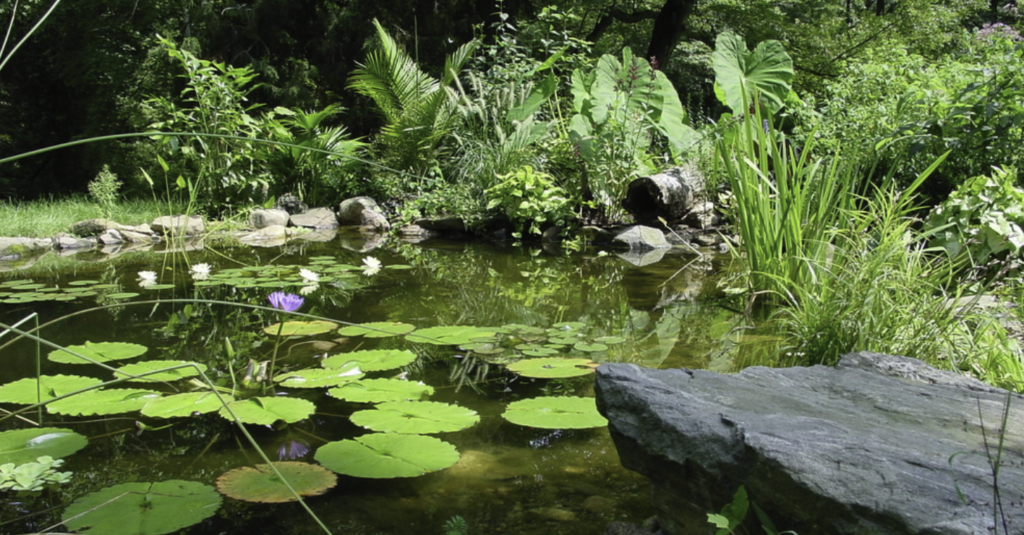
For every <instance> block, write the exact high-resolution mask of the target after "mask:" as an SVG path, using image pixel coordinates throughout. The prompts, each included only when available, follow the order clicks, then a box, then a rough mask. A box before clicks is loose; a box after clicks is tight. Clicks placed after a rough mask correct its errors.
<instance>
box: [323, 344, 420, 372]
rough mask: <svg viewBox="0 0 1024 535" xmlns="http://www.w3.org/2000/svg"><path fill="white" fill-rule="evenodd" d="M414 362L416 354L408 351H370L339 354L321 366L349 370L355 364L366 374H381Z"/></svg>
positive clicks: (325, 360) (329, 358)
mask: <svg viewBox="0 0 1024 535" xmlns="http://www.w3.org/2000/svg"><path fill="white" fill-rule="evenodd" d="M414 360H416V353H413V352H412V351H409V350H407V349H369V350H365V351H352V352H349V353H339V354H337V355H334V356H332V357H328V358H326V359H324V360H322V361H320V365H321V366H323V367H324V368H329V369H339V368H348V367H349V366H352V365H353V364H352V363H355V365H356V366H359V369H360V370H362V371H364V372H379V371H382V370H393V369H395V368H401V367H402V366H406V365H409V364H412V362H413V361H414Z"/></svg>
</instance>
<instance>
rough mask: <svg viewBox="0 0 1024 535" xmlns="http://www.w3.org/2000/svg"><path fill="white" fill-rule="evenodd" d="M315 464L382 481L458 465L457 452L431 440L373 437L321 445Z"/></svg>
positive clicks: (386, 434)
mask: <svg viewBox="0 0 1024 535" xmlns="http://www.w3.org/2000/svg"><path fill="white" fill-rule="evenodd" d="M316 460H317V461H318V462H319V463H320V464H322V465H324V466H326V467H327V468H330V469H331V470H334V471H335V472H338V473H339V474H345V475H349V476H355V477H367V478H375V479H384V478H392V477H418V476H421V475H423V474H426V473H428V472H435V471H437V470H441V469H444V468H448V467H449V466H451V465H453V464H455V463H456V462H458V461H459V452H458V450H456V449H455V446H453V445H451V444H449V443H447V442H445V441H443V440H440V439H437V438H434V437H425V436H422V435H399V434H395V433H372V434H369V435H363V436H361V437H357V438H356V439H355V440H342V441H338V442H329V443H327V444H324V445H323V446H321V447H320V449H318V450H316Z"/></svg>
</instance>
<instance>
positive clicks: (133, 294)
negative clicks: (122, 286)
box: [107, 292, 139, 299]
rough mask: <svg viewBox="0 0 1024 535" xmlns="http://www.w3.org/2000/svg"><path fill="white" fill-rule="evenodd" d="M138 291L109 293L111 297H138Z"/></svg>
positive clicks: (108, 295)
mask: <svg viewBox="0 0 1024 535" xmlns="http://www.w3.org/2000/svg"><path fill="white" fill-rule="evenodd" d="M138 296H139V294H138V292H118V293H113V294H107V297H109V298H110V299H131V298H132V297H138Z"/></svg>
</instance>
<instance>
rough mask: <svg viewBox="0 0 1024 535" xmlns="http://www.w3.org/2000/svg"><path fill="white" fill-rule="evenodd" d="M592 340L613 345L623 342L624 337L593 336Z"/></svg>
mask: <svg viewBox="0 0 1024 535" xmlns="http://www.w3.org/2000/svg"><path fill="white" fill-rule="evenodd" d="M594 341H595V342H598V343H601V344H607V345H615V344H621V343H623V342H625V341H626V339H625V338H623V337H621V336H601V337H598V338H594Z"/></svg>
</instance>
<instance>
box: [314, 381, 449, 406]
mask: <svg viewBox="0 0 1024 535" xmlns="http://www.w3.org/2000/svg"><path fill="white" fill-rule="evenodd" d="M327 393H328V394H330V395H331V396H334V397H336V398H338V399H344V400H345V401H352V402H355V403H382V402H385V401H405V400H411V401H416V400H419V399H422V398H423V397H424V396H429V395H431V394H433V393H434V388H433V387H431V386H428V385H425V384H423V383H418V382H413V381H403V380H401V379H362V380H359V381H354V382H351V383H348V384H343V385H341V386H339V387H337V388H332V389H330V390H328V391H327Z"/></svg>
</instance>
